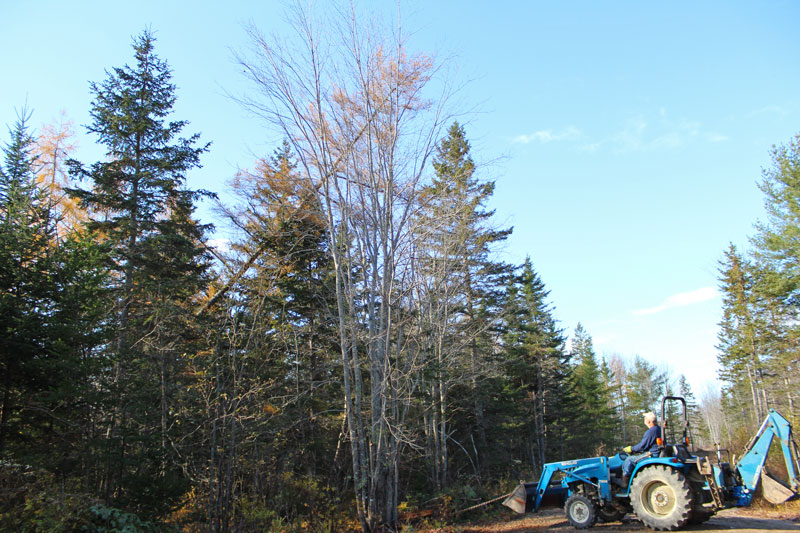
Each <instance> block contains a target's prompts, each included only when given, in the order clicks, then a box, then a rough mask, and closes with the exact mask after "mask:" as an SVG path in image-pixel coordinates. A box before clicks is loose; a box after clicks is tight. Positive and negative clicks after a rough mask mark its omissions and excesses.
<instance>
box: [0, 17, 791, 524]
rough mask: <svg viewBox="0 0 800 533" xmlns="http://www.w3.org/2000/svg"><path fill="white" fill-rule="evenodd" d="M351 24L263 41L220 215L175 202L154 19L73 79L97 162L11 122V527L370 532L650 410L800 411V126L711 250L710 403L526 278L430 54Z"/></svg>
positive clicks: (64, 141) (198, 140)
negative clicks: (715, 253) (107, 64)
mask: <svg viewBox="0 0 800 533" xmlns="http://www.w3.org/2000/svg"><path fill="white" fill-rule="evenodd" d="M344 22H345V24H342V28H343V29H341V33H340V34H337V35H335V38H336V39H339V40H340V41H341V42H343V43H345V44H344V45H343V46H342V45H339V46H338V47H330V48H324V47H325V44H324V43H323V42H321V41H320V37H319V36H318V35H317V34H316V33H315V31H316V30H315V28H314V27H313V26H312V25H311V22H310V20H309V19H308V18H307V17H305V15H304V13H302V12H299V13H297V19H296V21H295V28H296V29H297V30H298V35H299V36H301V37H303V38H304V41H303V43H301V44H302V46H298V47H297V48H294V47H288V46H287V47H284V46H281V45H280V43H277V42H273V41H271V40H270V39H268V38H265V37H263V36H262V35H261V34H260V33H259V32H258V31H257V30H256V29H255V28H252V29H251V30H250V37H251V40H252V43H253V49H252V50H251V51H250V52H249V53H248V54H244V55H242V56H240V57H239V58H238V61H239V63H240V64H241V66H242V70H243V71H244V73H245V75H246V76H247V77H248V78H249V79H250V80H251V82H252V85H251V86H252V93H251V94H250V96H249V97H243V98H242V99H241V103H242V105H243V106H245V107H246V108H247V109H249V110H251V111H253V112H254V113H256V114H257V115H259V116H260V117H262V118H263V119H265V120H266V121H268V122H269V123H270V124H271V126H272V127H274V128H276V129H277V130H278V131H280V132H281V133H282V134H283V136H284V137H285V138H286V141H285V142H284V143H283V144H282V145H280V146H276V147H275V149H274V152H273V153H272V154H268V155H265V156H264V157H263V158H261V159H260V160H259V161H258V162H257V163H256V164H255V165H253V168H252V169H249V170H242V171H240V172H239V173H238V174H236V175H235V176H233V177H232V178H231V180H230V183H229V184H228V190H229V191H230V192H231V194H230V197H229V198H228V199H226V200H223V201H220V200H217V199H216V197H215V195H214V194H213V193H212V192H209V191H204V190H193V189H191V188H189V186H188V183H187V182H188V180H189V177H190V176H191V173H192V171H193V170H194V169H197V168H199V167H200V165H202V161H203V154H204V153H205V152H207V151H208V150H210V149H212V148H211V147H210V145H209V144H208V142H207V140H206V139H205V138H204V137H203V136H201V135H200V134H196V133H191V132H189V131H187V130H189V129H190V126H189V122H187V120H184V119H183V118H184V117H180V118H175V117H173V108H174V105H175V101H176V91H175V86H174V85H173V83H172V74H171V71H170V68H169V66H168V63H167V62H166V60H164V59H163V58H161V57H159V55H158V53H157V47H156V44H157V43H156V42H155V39H154V37H153V35H152V33H151V32H149V31H145V32H143V33H142V34H141V35H139V36H137V37H136V38H135V39H134V42H133V58H132V61H131V62H130V64H129V65H125V66H123V67H114V68H110V69H109V70H108V71H107V75H106V78H105V79H103V80H100V81H97V82H95V83H92V84H90V87H89V91H90V94H91V99H92V104H91V113H90V115H91V123H90V124H88V125H87V126H86V128H87V130H88V132H89V133H90V134H91V135H92V136H93V138H94V139H95V141H96V142H97V144H98V145H99V146H101V147H102V148H103V149H104V151H105V157H104V158H103V160H101V161H96V162H87V161H78V160H76V159H74V147H73V141H74V138H75V132H74V130H73V129H72V128H71V126H70V124H69V122H67V121H60V122H58V123H55V124H51V125H48V126H45V127H43V128H41V129H40V131H38V132H37V131H35V130H34V129H33V127H32V126H31V113H30V111H29V110H27V109H22V110H21V111H20V112H19V119H18V121H17V122H16V123H15V124H12V125H9V130H8V137H7V140H6V142H5V145H4V148H3V154H4V158H3V161H2V164H1V166H0V225H2V231H1V232H0V316H2V327H3V332H2V335H0V375H2V378H0V379H1V381H2V385H1V386H0V395H2V398H1V399H0V402H1V404H0V409H2V411H0V524H2V525H0V528H2V529H3V530H5V531H72V530H80V529H81V528H82V527H84V528H86V530H95V529H100V528H103V527H105V528H109V529H106V530H112V528H119V529H122V528H123V527H125V526H127V527H130V528H131V529H129V530H141V531H156V530H159V531H160V530H172V529H176V530H178V529H184V530H189V531H195V530H196V531H201V530H202V531H206V530H210V531H268V530H276V531H278V530H280V531H294V530H298V531H299V530H332V531H337V530H343V529H347V528H360V529H363V530H364V531H377V530H379V529H380V528H381V527H382V526H384V525H389V526H394V525H395V524H397V523H398V521H399V520H400V519H401V518H402V515H403V513H408V512H412V511H416V510H419V509H423V508H425V509H436V510H437V512H438V513H441V515H442V516H451V515H450V514H449V513H452V512H453V511H454V510H456V509H458V508H461V507H465V506H468V505H471V504H474V503H476V502H478V501H480V499H481V498H485V497H488V496H496V495H497V494H502V493H505V492H508V490H510V488H511V487H513V485H514V484H515V483H516V482H517V481H518V480H519V479H536V478H537V477H538V473H539V472H540V470H541V467H542V465H543V464H544V463H545V462H548V461H553V460H557V459H564V458H573V457H581V456H592V455H596V454H598V453H612V452H613V451H614V450H617V449H619V448H621V447H622V446H624V445H626V444H631V443H632V442H635V441H637V440H638V439H639V438H640V436H641V434H642V432H643V430H644V426H643V424H642V420H641V415H642V413H643V412H645V411H650V410H653V411H657V412H658V411H659V410H660V399H661V397H662V396H664V395H667V394H668V395H682V396H684V397H686V398H687V400H688V401H689V406H690V419H691V424H692V430H693V439H694V441H695V444H696V445H698V446H704V447H710V446H712V445H713V444H714V443H716V442H721V443H723V444H724V445H725V446H726V447H728V446H730V447H735V446H736V445H740V444H741V443H742V442H743V441H746V440H747V438H748V436H749V435H751V434H752V433H753V431H754V429H755V428H757V426H758V425H759V424H760V421H761V420H762V419H763V417H764V415H765V413H766V412H767V410H768V409H770V408H777V409H779V410H780V411H781V412H782V413H783V414H784V415H786V416H787V418H789V419H790V420H791V421H792V422H793V423H795V424H796V423H797V422H798V420H799V419H800V409H798V405H797V401H798V399H797V398H796V391H797V390H798V380H800V368H798V362H799V361H800V355H798V337H799V335H800V329H799V328H798V320H797V316H796V315H797V311H798V305H800V263H799V262H798V258H800V244H799V243H798V234H800V207H798V202H800V136H798V137H797V138H795V139H793V140H790V141H789V143H788V144H786V145H780V146H777V147H776V148H775V149H774V151H773V153H772V161H771V165H770V166H769V167H768V168H767V170H766V171H765V172H764V175H763V179H762V181H761V190H762V192H763V194H764V198H765V205H766V207H767V218H766V220H765V221H763V222H761V223H758V224H757V225H756V226H755V230H754V234H753V236H752V240H751V246H750V247H749V249H748V250H743V251H742V250H739V249H737V248H736V247H734V246H733V245H731V247H730V248H729V249H728V250H724V251H723V250H721V251H720V257H721V259H720V265H719V282H720V291H721V293H722V295H723V310H722V311H723V319H722V322H721V323H720V325H719V326H720V330H719V345H718V353H719V366H720V369H721V372H720V375H719V379H720V380H721V382H722V383H723V388H722V390H720V391H714V390H707V391H703V392H702V393H701V394H700V397H699V398H696V397H695V395H694V394H693V392H692V391H691V389H690V387H689V385H688V382H687V380H686V378H685V377H684V376H682V375H679V374H675V373H674V371H673V370H672V369H670V368H665V367H659V366H657V365H654V364H652V363H651V362H649V361H648V360H647V358H646V354H643V356H639V355H635V356H631V357H627V356H626V357H623V356H621V355H616V354H613V355H604V356H601V355H600V354H598V353H597V352H596V351H595V348H594V346H593V340H592V336H591V333H590V332H589V331H587V330H586V329H584V328H583V327H582V326H581V325H580V324H577V325H576V326H575V327H574V330H573V329H570V330H569V331H568V330H567V328H566V327H565V326H563V325H561V324H560V323H559V321H558V319H557V310H556V307H555V304H554V302H552V301H550V299H549V292H548V290H547V286H546V284H545V280H543V279H542V278H541V277H540V276H539V274H538V273H537V271H536V269H535V266H534V263H533V262H532V261H531V260H530V259H528V260H526V261H525V262H524V263H523V264H517V265H515V264H508V263H506V262H504V261H502V260H501V259H500V257H501V256H500V254H499V253H498V252H499V250H500V248H501V247H502V245H503V243H504V241H505V240H506V239H507V238H508V237H509V236H510V235H511V232H512V229H511V228H510V227H502V225H499V224H498V223H497V221H496V219H495V217H494V216H493V215H494V214H493V212H492V210H491V209H490V207H489V205H490V201H491V197H492V194H493V190H494V183H493V182H492V181H491V180H488V179H485V178H484V177H483V176H482V173H481V167H480V166H479V165H477V164H476V162H475V159H474V158H473V154H472V153H471V146H470V141H469V138H468V136H467V131H466V129H465V127H464V126H463V125H462V124H460V123H459V122H458V121H456V120H453V115H452V114H451V113H449V112H448V111H447V108H446V106H445V102H446V101H447V96H448V91H449V88H448V87H447V84H443V83H441V80H439V78H437V76H438V75H439V73H440V71H439V70H438V65H437V64H436V63H435V62H434V61H433V60H432V59H430V58H428V57H426V56H424V55H414V54H410V53H408V52H407V51H406V50H405V49H404V47H403V46H402V43H401V42H399V41H397V40H395V41H392V40H391V39H384V40H382V41H381V40H378V39H379V38H382V36H380V35H377V34H373V33H370V32H365V31H362V30H363V29H364V28H362V27H360V26H359V25H358V23H357V21H356V20H354V19H350V20H347V19H345V21H344ZM396 39H397V38H396ZM323 50H324V51H325V53H324V54H323V53H322V51H323ZM124 60H125V58H120V61H121V62H124ZM434 95H435V96H434ZM185 118H186V119H191V117H185ZM778 141H779V140H778ZM204 199H205V200H207V201H213V202H215V203H216V205H217V209H216V214H217V216H218V219H217V220H216V221H215V224H216V225H217V226H220V227H227V228H233V229H234V230H235V231H234V232H233V233H234V234H235V235H236V238H234V239H233V240H232V241H231V242H230V245H229V246H226V247H217V248H215V247H213V246H211V245H210V243H209V239H210V236H211V235H212V233H213V231H214V228H213V227H212V226H211V225H208V224H203V223H201V222H200V221H199V220H198V218H197V215H196V214H195V209H196V208H197V206H198V203H199V202H200V201H201V200H204ZM571 326H572V325H571ZM571 326H570V327H571Z"/></svg>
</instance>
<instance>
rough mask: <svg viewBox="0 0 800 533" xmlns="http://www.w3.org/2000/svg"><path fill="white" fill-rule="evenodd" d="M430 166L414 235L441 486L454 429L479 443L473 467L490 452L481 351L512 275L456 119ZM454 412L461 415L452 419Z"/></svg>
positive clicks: (432, 444) (485, 364)
mask: <svg viewBox="0 0 800 533" xmlns="http://www.w3.org/2000/svg"><path fill="white" fill-rule="evenodd" d="M433 168H434V172H435V175H434V178H433V180H432V183H431V184H430V185H429V186H427V187H425V188H423V189H422V191H421V192H420V202H421V204H422V208H421V216H420V217H419V220H418V222H417V224H416V230H415V231H416V233H417V235H418V239H417V255H418V264H419V272H420V274H421V278H422V280H421V285H422V286H423V287H424V289H423V290H422V302H421V304H422V309H423V311H422V314H421V316H422V319H423V327H424V328H425V331H426V333H427V336H428V342H427V343H426V346H427V350H428V351H429V352H430V365H429V375H428V378H429V379H428V380H426V382H427V384H428V386H427V388H426V390H427V393H428V395H429V401H430V403H431V405H432V406H434V408H433V409H432V410H431V411H430V412H429V413H428V418H427V422H426V424H427V425H428V426H430V428H431V429H430V431H426V434H427V435H428V436H429V437H430V438H429V443H428V448H429V455H430V456H431V458H432V459H433V465H432V472H431V473H432V477H433V478H434V480H435V483H436V487H437V489H442V488H444V487H445V486H446V484H447V480H448V474H447V466H448V464H449V459H448V446H449V442H450V439H449V438H448V435H449V434H450V433H451V431H456V432H457V435H458V437H457V438H458V439H461V440H465V441H468V442H472V441H475V442H476V446H474V447H473V450H475V451H476V452H477V453H476V456H475V457H474V458H472V461H473V463H474V464H477V465H482V464H483V458H484V456H485V455H488V453H489V450H490V448H487V436H486V428H487V422H486V420H485V413H484V410H485V402H486V395H487V394H488V391H487V390H486V386H487V385H488V381H487V380H486V376H487V375H489V374H490V373H491V372H490V371H489V370H488V369H489V367H490V361H489V358H487V357H486V354H491V353H492V351H493V343H494V340H493V332H494V330H496V325H497V322H496V320H497V316H498V314H499V301H500V297H501V295H502V293H503V289H504V287H505V285H506V284H507V279H508V277H509V274H510V267H509V266H508V265H506V264H504V263H502V262H500V261H497V260H496V259H495V258H494V257H493V254H494V252H495V249H496V246H497V245H498V244H499V243H501V242H502V241H504V240H505V239H506V238H507V237H508V235H509V234H510V233H511V229H496V228H494V227H492V225H491V218H492V216H493V214H494V212H493V211H490V210H488V209H487V207H486V204H487V203H488V201H489V199H490V198H491V195H492V193H493V192H494V182H491V181H488V182H487V181H482V180H481V179H480V178H479V177H478V176H477V174H476V172H475V163H474V161H473V159H472V156H471V155H470V145H469V142H468V141H467V138H466V133H465V131H464V128H463V126H461V125H460V124H458V123H457V122H455V123H453V124H452V126H451V127H450V129H449V130H448V133H447V135H446V136H445V137H444V138H443V139H442V140H441V141H440V142H439V144H438V145H437V148H436V152H435V154H434V159H433ZM467 380H469V385H468V386H465V382H466V381H467ZM451 402H452V403H451ZM468 402H469V403H468ZM470 404H471V405H470ZM454 413H458V414H459V415H461V416H459V418H457V419H454V418H453V415H454ZM448 424H452V426H453V428H450V429H448ZM434 426H436V429H435V430H434V428H433V427H434ZM474 473H475V472H474V471H473V474H474Z"/></svg>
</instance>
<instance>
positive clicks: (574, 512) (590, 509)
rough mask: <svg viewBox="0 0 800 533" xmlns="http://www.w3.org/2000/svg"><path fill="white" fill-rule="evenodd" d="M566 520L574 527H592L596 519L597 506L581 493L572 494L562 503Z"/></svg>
mask: <svg viewBox="0 0 800 533" xmlns="http://www.w3.org/2000/svg"><path fill="white" fill-rule="evenodd" d="M564 513H565V514H566V515H567V520H569V523H570V524H572V527H574V528H575V529H586V528H587V527H592V526H593V525H594V523H595V522H596V521H597V506H596V505H595V503H594V502H593V501H592V500H590V499H589V498H587V497H586V496H584V495H583V494H573V495H572V496H570V497H569V498H568V499H567V503H566V505H564Z"/></svg>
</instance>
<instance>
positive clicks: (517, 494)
mask: <svg viewBox="0 0 800 533" xmlns="http://www.w3.org/2000/svg"><path fill="white" fill-rule="evenodd" d="M537 486H538V483H520V484H519V485H517V488H516V489H514V492H512V493H511V495H510V496H509V497H508V498H506V499H505V501H504V502H503V505H505V506H506V507H508V508H509V509H511V510H512V511H514V512H515V513H519V514H525V513H530V512H531V511H532V510H533V500H534V498H535V497H536V487H537Z"/></svg>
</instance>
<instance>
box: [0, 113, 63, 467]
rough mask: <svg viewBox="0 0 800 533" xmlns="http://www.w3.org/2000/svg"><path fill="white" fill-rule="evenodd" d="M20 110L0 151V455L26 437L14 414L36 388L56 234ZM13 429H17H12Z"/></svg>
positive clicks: (49, 305)
mask: <svg viewBox="0 0 800 533" xmlns="http://www.w3.org/2000/svg"><path fill="white" fill-rule="evenodd" d="M29 117H30V114H29V112H27V111H22V113H21V114H20V115H19V118H18V120H17V122H16V124H15V125H14V127H13V128H10V129H9V134H10V137H11V140H10V142H9V143H8V144H7V145H6V147H5V148H4V150H3V155H4V160H3V165H2V167H0V316H2V317H3V319H2V334H0V374H2V384H0V386H2V398H0V402H2V405H0V409H2V412H0V457H2V456H3V455H4V452H5V446H6V444H7V441H8V437H9V435H10V434H12V433H13V434H14V435H18V436H19V435H22V436H24V435H25V433H26V432H21V431H19V425H20V424H24V420H23V419H20V418H19V417H18V413H19V410H20V408H22V407H23V403H26V402H27V399H26V397H27V396H28V395H29V394H30V393H31V392H32V391H31V387H37V386H39V384H38V378H40V377H42V376H41V375H40V372H38V371H37V368H36V367H37V365H38V362H39V361H40V360H41V359H43V358H44V357H45V354H46V350H47V349H48V341H47V328H46V322H47V320H46V319H47V317H48V315H49V313H51V312H52V296H53V294H52V279H51V267H52V253H51V248H50V242H51V240H52V238H53V236H54V234H55V228H54V224H53V221H52V219H51V217H50V212H49V209H48V205H47V198H46V196H45V195H44V193H43V192H42V191H41V190H40V189H39V188H38V187H37V186H36V159H35V157H34V155H33V146H34V140H33V138H32V137H31V135H30V133H29V131H28V127H27V121H28V119H29ZM12 427H15V431H13V432H12V431H10V429H11V428H12Z"/></svg>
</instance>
